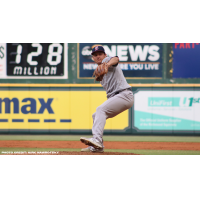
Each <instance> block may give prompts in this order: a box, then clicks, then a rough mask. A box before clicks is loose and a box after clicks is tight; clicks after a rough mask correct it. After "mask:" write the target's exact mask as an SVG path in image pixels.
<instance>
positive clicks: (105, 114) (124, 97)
mask: <svg viewBox="0 0 200 200" xmlns="http://www.w3.org/2000/svg"><path fill="white" fill-rule="evenodd" d="M133 102H134V96H133V92H132V91H130V90H124V91H122V92H120V93H119V94H117V95H115V96H113V97H110V98H109V99H108V100H107V101H105V102H104V103H103V104H102V105H100V106H99V107H97V109H96V112H95V113H94V114H93V115H92V118H93V127H92V134H93V137H94V138H95V139H97V140H98V141H99V142H101V143H102V144H103V131H104V127H105V124H106V119H108V118H113V117H115V116H116V115H118V114H120V113H121V112H123V111H125V110H127V109H129V108H131V107H132V106H133Z"/></svg>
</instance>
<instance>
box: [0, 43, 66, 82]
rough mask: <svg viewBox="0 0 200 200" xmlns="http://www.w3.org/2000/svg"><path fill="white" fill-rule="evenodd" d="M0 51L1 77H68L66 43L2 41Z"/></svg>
mask: <svg viewBox="0 0 200 200" xmlns="http://www.w3.org/2000/svg"><path fill="white" fill-rule="evenodd" d="M0 51H1V54H0V78H12V79H15V78H19V79H22V78H24V79H67V78H68V59H67V58H68V44H66V43H7V44H5V43H0Z"/></svg>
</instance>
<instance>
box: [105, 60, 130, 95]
mask: <svg viewBox="0 0 200 200" xmlns="http://www.w3.org/2000/svg"><path fill="white" fill-rule="evenodd" d="M111 58H113V57H106V58H104V59H103V61H102V63H104V62H106V63H108V62H109V61H110V59H111ZM101 85H102V86H103V88H104V89H105V90H106V93H107V98H110V97H112V96H114V94H115V93H116V92H119V91H121V90H124V89H127V88H131V86H130V85H129V84H128V83H127V81H126V79H125V77H124V74H123V72H122V70H121V68H120V67H119V66H118V65H117V66H110V67H109V69H108V73H107V74H106V75H105V76H104V77H103V80H102V81H101Z"/></svg>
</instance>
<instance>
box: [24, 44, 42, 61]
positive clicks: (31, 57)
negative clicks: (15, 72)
mask: <svg viewBox="0 0 200 200" xmlns="http://www.w3.org/2000/svg"><path fill="white" fill-rule="evenodd" d="M32 47H37V51H36V52H31V53H29V54H28V57H27V62H28V63H29V64H30V65H37V64H38V62H37V61H33V60H32V59H33V56H39V55H40V54H41V53H42V45H41V44H39V43H33V44H32Z"/></svg>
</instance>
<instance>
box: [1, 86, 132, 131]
mask: <svg viewBox="0 0 200 200" xmlns="http://www.w3.org/2000/svg"><path fill="white" fill-rule="evenodd" d="M80 97H81V101H80ZM105 100H106V95H105V92H104V91H71V90H70V91H69V90H68V91H66V89H63V90H62V89H59V90H58V89H57V88H56V89H49V88H47V89H45V90H44V89H37V90H36V89H34V90H26V89H22V90H20V89H16V90H12V89H10V90H5V89H2V90H1V91H0V130H8V131H9V130H26V131H28V130H43V131H55V130H61V131H62V130H65V131H68V132H70V130H80V131H84V130H90V132H91V129H92V125H93V119H92V114H93V113H95V111H96V108H97V107H98V106H99V105H101V104H102V103H103V102H104V101H105ZM128 126H129V112H128V111H125V112H123V113H121V114H120V115H118V116H116V117H115V118H113V119H108V120H107V122H106V126H105V130H124V129H125V128H127V127H128Z"/></svg>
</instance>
